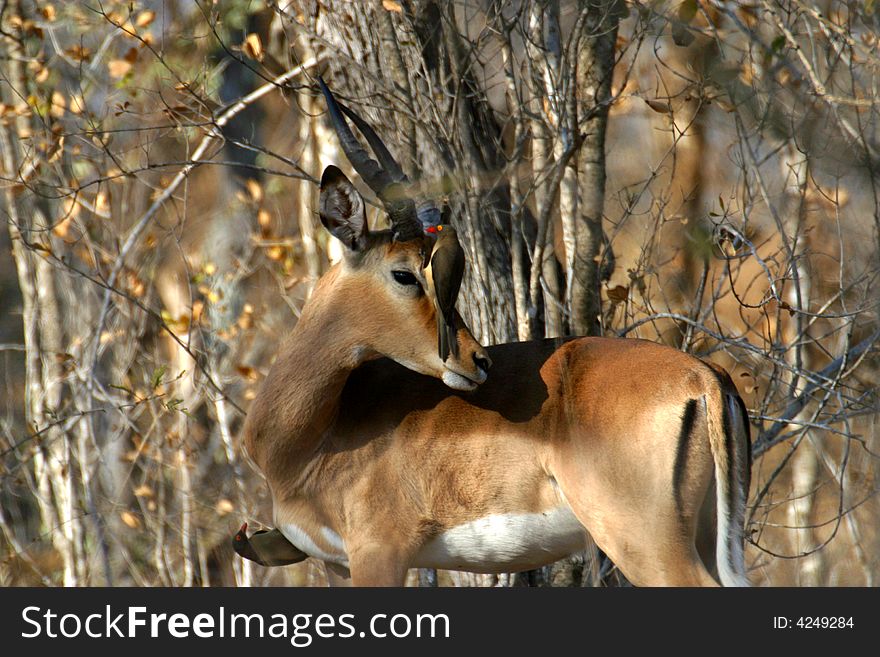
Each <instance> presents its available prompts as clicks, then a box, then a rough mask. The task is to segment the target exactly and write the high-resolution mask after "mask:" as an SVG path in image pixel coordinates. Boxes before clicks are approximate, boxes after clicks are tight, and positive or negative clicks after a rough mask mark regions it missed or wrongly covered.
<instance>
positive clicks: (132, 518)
mask: <svg viewBox="0 0 880 657" xmlns="http://www.w3.org/2000/svg"><path fill="white" fill-rule="evenodd" d="M119 517H120V518H121V519H122V522H123V523H125V526H126V527H128V528H130V529H140V528H141V521H140V518H138V517H137V516H136V515H134V514H133V513H131V512H130V511H123V512H122V513H120V514H119Z"/></svg>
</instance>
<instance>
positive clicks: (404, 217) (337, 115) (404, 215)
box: [318, 76, 424, 241]
mask: <svg viewBox="0 0 880 657" xmlns="http://www.w3.org/2000/svg"><path fill="white" fill-rule="evenodd" d="M318 84H319V86H320V88H321V93H322V94H324V99H325V100H326V101H327V109H328V111H329V114H330V119H331V121H332V122H333V127H334V128H335V130H336V134H337V136H338V137H339V143H340V144H341V145H342V150H343V151H345V155H346V156H347V157H348V160H349V162H351V165H352V166H353V167H354V169H355V171H357V172H358V174H359V175H360V177H361V178H363V179H364V182H366V183H367V185H369V186H370V189H372V190H373V191H374V192H375V193H376V194H377V195H378V196H379V198H380V199H381V200H382V203H383V204H384V205H385V209H386V211H387V212H388V217H389V218H390V219H391V226H392V228H393V230H394V239H395V240H398V241H406V240H411V239H416V238H419V237H422V236H423V235H424V230H423V229H422V224H421V223H420V222H419V220H418V217H417V215H416V207H415V203H414V202H413V200H412V199H411V198H408V197H407V196H406V193H405V191H404V189H403V187H402V185H401V184H400V183H402V182H404V181H406V176H405V175H404V173H403V171H402V170H401V168H400V165H399V164H398V163H397V162H396V161H395V160H394V158H393V157H392V155H391V153H390V152H389V151H388V149H387V148H386V147H385V144H383V143H382V140H381V139H379V136H378V135H377V134H376V133H375V132H374V131H373V130H372V129H371V128H370V127H369V126H368V125H367V124H366V122H365V121H364V120H363V119H361V118H360V117H359V116H357V115H356V114H355V113H354V112H353V111H352V110H350V109H348V108H347V107H342V106H340V104H339V103H338V102H337V100H336V98H334V97H333V94H332V93H331V92H330V89H329V88H328V87H327V85H326V84H325V83H324V80H323V79H322V78H321V77H320V76H319V77H318ZM343 112H345V114H346V115H348V116H349V117H350V118H351V119H352V121H354V123H355V125H356V126H357V127H358V129H359V130H360V131H361V132H362V133H363V134H364V137H366V139H367V141H368V142H369V144H370V146H371V148H372V149H373V150H374V151H375V153H376V155H377V157H379V159H380V160H382V163H383V165H384V166H385V167H389V168H390V172H389V171H388V170H386V169H384V168H383V167H382V166H380V164H379V163H378V162H376V160H374V159H373V158H371V157H370V156H369V154H368V153H367V151H366V149H364V147H363V146H362V145H361V143H360V142H359V141H358V140H357V138H356V137H355V136H354V134H353V133H352V131H351V128H349V127H348V123H347V122H346V120H345V116H343Z"/></svg>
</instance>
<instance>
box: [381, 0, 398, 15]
mask: <svg viewBox="0 0 880 657" xmlns="http://www.w3.org/2000/svg"><path fill="white" fill-rule="evenodd" d="M382 7H384V8H385V10H386V11H393V12H394V13H396V14H399V13H401V12H403V7H401V6H400V3H399V2H395V1H394V0H382Z"/></svg>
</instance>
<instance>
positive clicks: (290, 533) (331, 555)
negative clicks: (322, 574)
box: [278, 522, 348, 568]
mask: <svg viewBox="0 0 880 657" xmlns="http://www.w3.org/2000/svg"><path fill="white" fill-rule="evenodd" d="M278 530H279V531H280V532H281V533H282V534H284V538H286V539H287V540H288V541H290V542H291V543H293V544H294V545H295V546H296V547H298V548H299V549H300V550H302V551H303V552H305V553H306V554H307V555H309V556H310V557H314V558H316V559H321V560H322V561H328V562H330V563H335V564H339V565H340V566H345V567H346V568H348V555H347V554H346V552H345V542H344V541H343V540H342V537H341V536H340V535H339V534H337V533H336V532H334V531H333V530H332V529H330V528H329V527H321V538H322V543H323V546H324V547H320V546H319V545H318V544H317V542H316V541H315V540H314V539H313V538H312V537H311V536H310V535H309V534H308V533H306V532H305V531H304V530H303V529H302V528H300V527H298V526H297V525H295V524H293V523H290V522H288V523H280V524H279V525H278Z"/></svg>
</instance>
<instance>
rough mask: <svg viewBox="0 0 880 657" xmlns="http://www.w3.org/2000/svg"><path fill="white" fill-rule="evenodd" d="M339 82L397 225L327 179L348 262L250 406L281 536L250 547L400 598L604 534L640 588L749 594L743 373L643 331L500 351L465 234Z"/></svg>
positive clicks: (356, 149) (254, 451)
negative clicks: (739, 383) (488, 339)
mask: <svg viewBox="0 0 880 657" xmlns="http://www.w3.org/2000/svg"><path fill="white" fill-rule="evenodd" d="M320 84H321V87H322V91H323V93H324V96H325V98H326V100H327V104H328V107H329V114H330V117H331V120H332V122H333V124H334V127H335V128H336V131H337V134H338V136H339V139H340V143H341V145H342V147H343V150H344V151H345V153H346V155H347V156H348V158H349V160H350V161H351V164H352V166H353V167H354V168H355V170H356V171H357V172H358V173H359V174H360V176H361V177H362V178H363V180H364V181H365V182H366V183H367V184H368V185H369V186H370V187H371V188H372V189H373V190H374V191H375V192H376V193H377V195H378V197H379V198H380V200H381V201H382V202H383V204H384V207H385V209H386V210H387V213H388V215H389V218H390V221H391V230H384V231H370V230H368V228H367V221H366V216H365V203H364V200H363V199H362V198H361V197H360V195H359V194H358V192H357V191H356V189H355V188H354V186H353V185H352V183H351V182H350V181H349V180H348V179H347V178H346V177H345V175H344V174H343V173H342V172H341V171H340V170H339V169H337V168H336V167H333V166H330V167H328V168H327V169H326V170H325V171H324V174H323V177H322V180H321V192H320V217H321V221H322V223H323V225H324V226H325V227H326V228H327V230H329V231H330V233H332V234H333V235H334V236H335V237H337V238H339V240H340V241H341V242H342V243H343V245H344V246H345V257H344V258H343V260H342V261H341V262H340V263H339V264H337V265H336V266H334V267H333V268H332V269H330V270H329V271H328V272H327V273H326V274H325V275H324V276H323V277H322V278H321V279H320V281H319V282H318V284H317V286H316V288H315V290H314V293H313V295H312V297H311V298H310V299H309V301H308V302H307V303H306V305H305V307H304V308H303V312H302V315H301V318H300V319H299V321H298V322H297V324H296V326H295V328H294V330H293V331H292V333H291V334H290V336H289V337H288V338H287V339H286V340H285V341H284V343H283V344H281V346H280V347H279V349H278V353H277V357H276V359H275V362H274V364H273V365H272V367H271V369H270V371H269V373H268V375H267V377H266V379H265V380H264V381H263V384H262V387H261V389H260V391H259V393H258V394H257V396H256V398H255V399H254V401H253V403H252V405H251V408H250V410H249V412H248V416H247V420H246V423H245V426H244V429H243V431H244V441H245V445H246V448H247V451H248V453H249V455H250V457H251V458H252V459H253V461H254V463H255V464H256V465H257V466H258V467H259V468H260V470H261V471H262V472H263V474H264V475H265V477H266V480H267V482H268V484H269V488H270V490H271V494H272V499H273V504H274V522H275V525H276V529H275V530H272V531H271V532H263V533H260V534H258V535H255V536H254V537H253V538H254V539H257V540H254V545H253V546H251V545H247V544H246V542H247V540H248V538H247V535H246V532H245V531H244V530H245V528H243V529H242V531H241V532H239V534H238V535H237V536H236V540H237V541H239V542H241V541H244V543H242V544H241V545H239V546H237V551H238V552H239V554H242V555H245V556H247V555H248V554H250V555H254V554H255V553H256V554H258V553H259V552H260V550H261V547H266V548H267V549H268V550H273V549H274V548H278V549H277V551H276V553H275V554H264V555H262V556H256V557H254V556H251V557H250V558H256V559H258V560H259V561H261V562H263V563H268V564H278V563H292V562H294V561H298V560H301V559H302V558H305V557H306V556H311V557H315V558H317V559H321V560H323V561H325V562H327V563H328V564H329V565H331V567H332V568H334V569H335V570H336V571H343V572H346V573H350V576H351V580H352V583H353V584H354V585H367V586H375V585H397V586H399V585H402V584H403V582H404V578H405V576H406V573H407V569H408V568H411V567H434V568H444V569H456V570H470V571H475V572H482V573H497V572H510V571H518V570H526V569H531V568H535V567H539V566H541V565H544V564H548V563H550V562H553V561H555V560H557V559H560V558H562V557H565V556H567V555H569V554H572V553H574V552H577V551H580V550H583V549H584V548H585V547H586V546H587V541H588V540H592V541H594V542H595V543H596V544H597V545H598V546H599V547H600V548H601V549H602V550H604V551H605V553H606V554H607V555H608V556H609V557H610V558H611V559H612V560H613V561H614V563H615V564H617V566H618V567H619V568H620V569H621V571H622V572H623V573H624V574H625V575H626V577H627V578H628V579H629V580H630V581H632V582H633V583H634V584H636V585H649V586H650V585H654V586H658V585H659V586H665V585H689V586H693V585H717V584H718V580H716V579H715V577H714V576H713V575H712V574H711V573H712V572H716V573H717V576H718V579H719V580H720V583H722V584H724V585H747V584H748V581H747V579H746V574H745V563H744V555H743V541H744V535H743V523H744V514H745V507H746V501H747V496H748V486H749V476H750V457H749V453H750V452H749V431H748V423H747V417H746V413H745V407H744V405H743V403H742V401H741V399H740V397H739V395H738V393H737V391H736V388H735V386H734V385H733V383H732V382H731V380H730V378H729V377H728V376H727V374H726V373H725V372H724V371H723V370H721V369H720V368H716V367H714V366H712V365H709V364H707V363H704V362H702V361H700V360H698V359H696V358H694V357H692V356H689V355H687V354H684V353H682V352H680V351H677V350H675V349H671V348H668V347H664V346H661V345H657V344H654V343H650V342H644V341H640V340H632V339H608V338H597V337H582V338H568V339H552V340H539V341H533V342H519V343H512V344H503V345H497V346H493V347H488V348H484V347H483V346H481V345H480V344H479V343H478V342H477V341H476V340H475V339H474V337H473V336H472V335H471V333H470V331H469V329H468V328H467V326H466V325H465V323H464V322H463V321H462V318H461V317H460V316H459V315H458V313H457V312H456V311H455V310H454V301H455V300H454V297H455V295H456V294H457V291H458V285H459V283H460V278H461V269H462V267H463V261H462V260H461V257H463V254H461V253H460V247H458V245H457V239H456V238H455V234H454V232H452V231H450V230H449V228H448V226H444V225H442V224H440V225H438V221H439V217H440V212H439V211H438V210H437V208H436V207H435V206H433V205H432V204H430V203H428V202H426V201H424V200H420V201H419V202H418V203H417V202H416V200H415V199H413V198H410V197H408V196H407V193H406V192H407V190H408V189H409V188H408V187H407V186H406V185H405V183H406V178H405V176H404V175H403V173H402V171H401V169H400V167H399V165H398V164H397V163H396V162H395V161H394V159H393V157H392V156H391V155H390V153H389V152H388V151H387V149H386V148H385V146H384V145H383V144H382V142H381V141H380V140H379V138H378V136H377V135H376V134H375V133H374V132H373V131H372V130H371V129H370V127H369V126H368V125H366V123H365V122H364V121H363V120H362V119H360V117H358V116H357V115H356V114H354V113H353V112H352V111H351V110H349V109H348V108H346V107H344V106H342V105H340V104H338V103H337V101H336V100H335V99H334V98H333V96H332V94H331V93H330V92H329V90H328V89H327V88H326V86H324V84H323V82H321V83H320ZM346 115H347V116H348V118H349V119H351V120H352V121H353V122H354V123H355V125H356V126H357V127H358V129H359V130H360V132H361V133H362V134H363V136H364V137H365V138H366V140H367V141H368V143H369V145H370V147H371V149H372V150H373V152H374V154H375V156H376V158H377V159H378V162H377V161H376V160H374V159H372V158H371V156H370V155H369V154H368V152H367V151H366V149H365V148H364V147H363V146H362V145H361V144H360V142H358V140H357V139H356V138H355V136H354V134H353V133H352V132H351V129H350V128H349V125H348V123H347V120H346V118H345V116H346ZM444 228H445V229H446V231H447V232H446V233H445V235H446V237H445V238H444V239H438V237H439V236H440V235H443V230H444ZM450 300H451V303H450ZM444 345H445V346H444ZM438 347H439V348H438ZM490 365H491V374H488V371H489V368H490ZM713 482H714V483H713ZM258 542H259V544H258ZM288 543H289V544H290V545H288ZM294 546H295V547H294ZM713 546H714V550H713ZM255 548H256V549H255ZM713 552H714V553H713ZM278 555H286V556H278ZM701 555H702V556H701Z"/></svg>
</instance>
